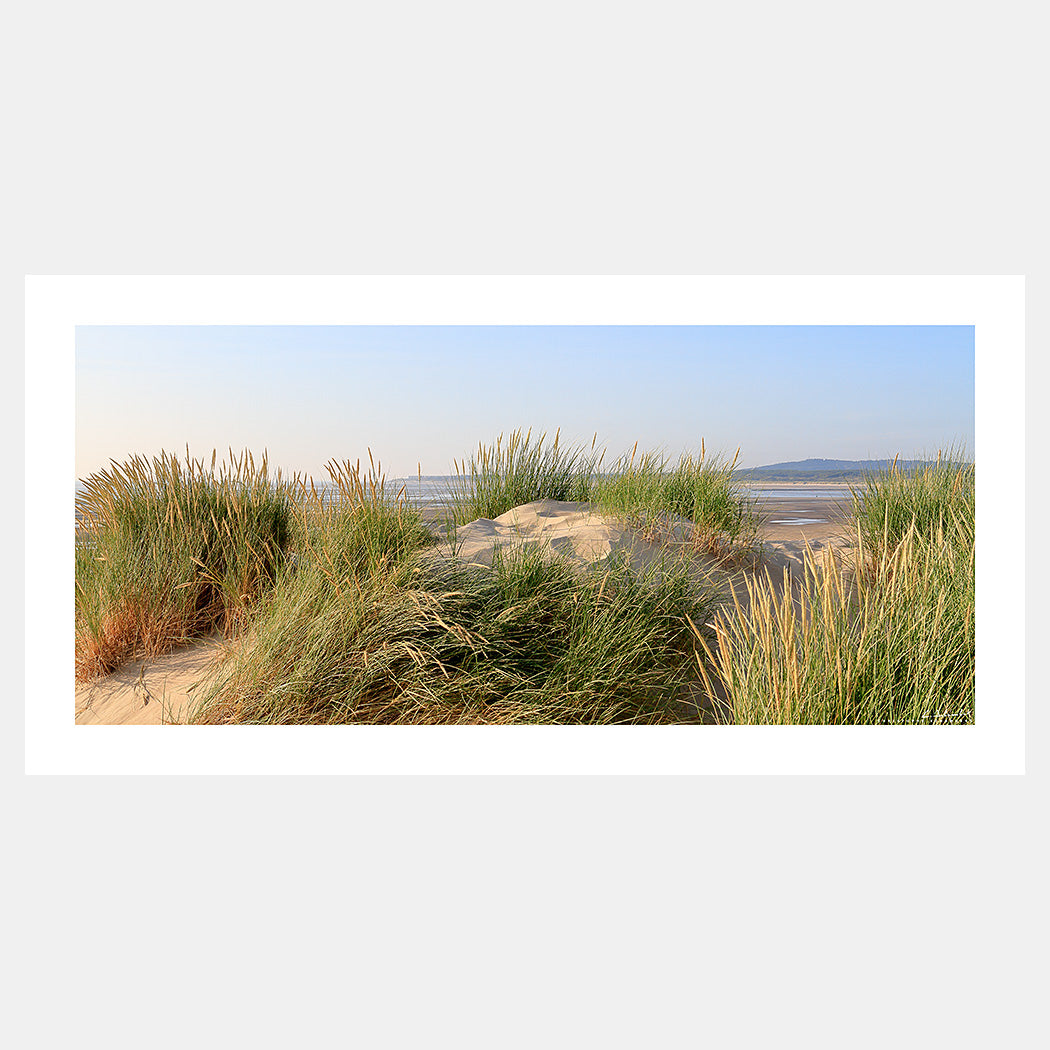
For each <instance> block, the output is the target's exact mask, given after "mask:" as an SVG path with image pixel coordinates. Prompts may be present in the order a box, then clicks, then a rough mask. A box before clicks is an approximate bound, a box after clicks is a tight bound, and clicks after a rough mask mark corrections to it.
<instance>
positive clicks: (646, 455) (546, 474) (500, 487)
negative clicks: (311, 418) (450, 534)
mask: <svg viewBox="0 0 1050 1050" xmlns="http://www.w3.org/2000/svg"><path fill="white" fill-rule="evenodd" d="M738 455H739V449H738V450H737V456H738ZM605 456H606V451H605V449H604V448H602V449H599V448H598V446H597V435H595V436H594V438H593V439H592V441H591V445H590V447H589V448H588V447H586V446H583V445H571V446H565V445H563V444H562V443H561V441H560V431H559V432H556V433H555V435H554V439H553V440H552V441H547V435H546V434H541V435H540V436H539V438H538V439H535V440H534V439H533V437H532V431H531V430H529V431H524V432H523V431H521V430H515V431H513V432H512V433H511V434H510V435H509V437H508V438H507V440H506V441H504V438H503V435H500V436H499V438H497V440H496V441H495V442H494V443H492V444H490V445H484V444H480V445H479V446H478V449H477V452H476V453H475V454H474V456H473V457H472V458H471V460H470V461H469V462H467V461H464V462H462V463H460V462H458V461H456V462H454V464H453V467H454V471H455V478H456V480H455V481H454V483H453V494H452V498H451V501H450V505H449V519H450V524H451V525H452V526H455V525H462V524H466V523H467V522H471V521H475V520H477V519H478V518H496V517H499V516H500V515H501V514H503V513H505V512H506V511H508V510H511V509H512V508H514V507H519V506H521V505H522V504H525V503H531V502H532V501H534V500H539V499H550V500H567V501H572V502H588V503H593V504H594V505H595V507H596V509H598V510H599V511H601V512H603V513H607V514H611V515H615V516H616V517H618V518H620V519H621V520H623V521H625V522H626V523H627V524H629V525H631V526H632V527H640V528H641V529H643V531H644V532H645V533H646V534H647V535H648V536H649V537H650V538H652V539H658V538H660V537H661V536H662V535H664V534H666V532H667V530H668V528H669V527H670V526H672V525H673V524H674V522H675V519H685V520H688V521H689V522H691V523H692V526H693V530H692V540H693V544H694V547H695V548H696V549H698V550H702V551H704V552H706V553H709V554H713V555H716V556H718V557H719V558H721V559H723V560H725V561H732V560H733V559H734V558H737V557H740V556H741V555H745V556H753V554H754V553H755V547H756V539H757V534H758V529H759V526H760V523H761V519H760V515H759V514H758V512H757V503H756V501H754V500H752V499H750V498H749V497H748V496H746V494H745V493H744V492H743V490H742V489H741V487H740V485H739V484H738V482H737V481H736V479H735V478H734V470H735V468H736V461H737V456H734V457H733V459H732V460H727V459H725V458H724V457H722V456H720V455H713V456H708V455H707V452H706V448H705V447H704V443H703V442H701V447H700V452H699V454H698V455H694V454H692V453H684V454H683V455H681V456H680V457H679V458H678V460H677V461H673V460H672V459H671V458H670V457H669V456H668V455H667V454H666V453H664V452H659V451H657V452H645V451H643V452H641V453H639V452H638V445H637V442H636V443H635V446H634V449H633V450H632V451H631V452H630V453H627V454H625V455H623V456H621V457H620V458H619V459H618V460H617V461H616V462H615V463H614V464H613V465H612V467H611V468H609V469H608V470H604V471H603V469H602V465H603V463H604V461H605Z"/></svg>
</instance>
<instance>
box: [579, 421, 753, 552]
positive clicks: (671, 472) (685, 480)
mask: <svg viewBox="0 0 1050 1050" xmlns="http://www.w3.org/2000/svg"><path fill="white" fill-rule="evenodd" d="M739 454H740V450H739V449H737V454H736V455H735V456H734V457H733V459H732V460H727V459H725V458H724V457H723V456H721V455H713V456H708V455H707V451H706V448H705V446H704V443H703V442H701V445H700V453H699V455H693V454H691V453H684V454H682V455H681V456H679V458H678V459H677V461H672V460H671V459H670V458H669V457H668V456H667V455H666V453H663V452H643V453H641V454H639V453H638V446H637V444H636V445H635V447H634V449H633V450H632V452H631V453H630V455H629V456H624V457H622V458H621V459H620V460H619V461H617V463H616V464H615V465H614V467H613V469H612V470H611V471H610V472H609V473H608V474H607V475H604V476H600V477H597V478H595V479H594V480H593V481H592V486H591V492H590V498H591V500H593V502H594V503H595V504H597V506H598V508H599V509H600V510H601V511H603V512H605V513H609V514H615V515H617V516H619V517H621V518H623V519H625V520H626V521H627V522H628V524H630V525H632V526H634V527H637V528H640V529H641V530H642V531H643V532H644V533H646V534H648V535H650V536H651V537H653V538H658V537H659V536H660V535H661V534H662V533H664V532H666V531H667V529H668V528H669V527H670V526H672V525H673V524H674V521H675V519H684V520H686V521H688V522H690V523H691V524H692V537H691V539H692V543H693V546H694V547H695V548H696V549H698V550H701V551H703V552H705V553H708V554H712V555H715V556H716V557H719V558H720V559H721V560H723V561H727V562H732V561H734V560H737V559H738V558H740V557H741V556H746V557H750V556H753V555H754V554H755V553H756V545H757V537H758V531H759V527H760V525H761V516H760V515H759V513H758V510H757V501H755V500H753V499H751V498H750V497H749V496H747V495H746V494H745V493H744V492H743V491H742V489H741V488H740V486H739V484H738V482H737V481H736V479H735V478H734V471H735V469H736V462H737V459H738V457H739Z"/></svg>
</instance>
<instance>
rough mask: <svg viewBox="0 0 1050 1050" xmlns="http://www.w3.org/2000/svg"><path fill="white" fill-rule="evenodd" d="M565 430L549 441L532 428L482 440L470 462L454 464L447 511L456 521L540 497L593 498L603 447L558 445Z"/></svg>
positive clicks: (499, 511)
mask: <svg viewBox="0 0 1050 1050" xmlns="http://www.w3.org/2000/svg"><path fill="white" fill-rule="evenodd" d="M560 436H561V431H560V430H559V431H556V432H555V434H554V439H553V440H552V441H547V435H546V434H545V433H544V434H541V435H540V436H539V438H538V439H537V440H536V441H535V442H533V440H532V430H531V429H529V430H528V431H526V432H524V433H523V432H522V431H521V430H520V429H518V430H515V431H513V432H512V433H511V434H510V435H509V437H508V438H507V440H506V442H505V443H504V440H503V435H502V434H501V435H500V436H499V437H498V438H497V439H496V442H495V444H493V445H484V444H479V445H478V450H477V452H476V453H475V454H474V456H473V457H472V458H471V460H470V462H469V463H467V462H466V461H464V462H462V463H460V462H459V461H455V462H454V463H453V473H454V475H455V476H456V479H457V480H456V481H454V482H453V490H452V496H451V499H450V501H449V515H450V518H451V520H452V522H453V523H454V524H458V525H464V524H466V523H467V522H471V521H476V520H477V519H478V518H498V517H499V516H500V515H501V514H504V513H506V512H507V511H508V510H512V509H513V508H514V507H520V506H522V505H523V504H525V503H531V502H533V501H534V500H538V499H554V500H570V501H583V500H587V499H588V498H589V497H590V493H591V487H592V482H593V480H594V479H595V477H596V476H597V475H598V472H599V471H600V469H601V463H602V459H603V458H604V454H605V453H604V450H603V451H602V452H600V453H599V452H598V451H597V450H596V448H595V442H596V441H597V435H595V439H594V441H592V442H591V448H590V450H589V451H588V450H587V449H586V448H584V447H582V446H572V447H565V446H563V445H561V444H560Z"/></svg>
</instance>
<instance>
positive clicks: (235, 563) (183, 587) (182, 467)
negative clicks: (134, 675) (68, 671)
mask: <svg viewBox="0 0 1050 1050" xmlns="http://www.w3.org/2000/svg"><path fill="white" fill-rule="evenodd" d="M298 485H299V482H298V479H292V480H291V481H285V480H283V479H282V478H281V475H280V472H278V474H277V475H276V477H271V476H270V475H269V472H268V469H267V462H266V458H265V456H264V457H263V458H262V459H261V460H260V461H259V462H256V460H255V459H254V456H252V454H251V453H248V452H245V453H243V454H241V455H240V456H235V455H234V454H233V453H232V452H231V453H230V457H229V459H228V460H227V461H224V462H222V463H220V464H218V469H216V456H215V454H213V456H212V461H211V465H210V467H205V464H204V462H203V461H202V460H194V459H191V458H190V456H189V453H188V452H187V455H186V459H185V461H180V460H179V459H178V458H176V457H175V456H173V455H170V454H168V453H164V452H162V453H161V454H160V455H159V456H158V457H156V458H154V459H152V460H148V459H146V458H143V457H134V458H132V459H130V460H128V461H126V462H124V463H120V464H117V463H113V464H111V467H110V469H108V470H104V471H101V472H99V473H97V474H94V475H92V476H91V477H89V478H88V479H87V480H86V482H85V483H84V487H83V490H82V492H81V493H80V494H79V495H78V497H77V501H76V506H77V513H78V515H79V517H80V518H81V522H82V525H83V530H84V532H85V534H86V535H85V537H84V540H85V541H84V542H82V543H78V545H77V551H76V564H75V633H76V647H75V654H76V655H75V659H76V674H77V678H78V679H79V680H86V679H90V678H93V677H96V676H98V675H100V674H106V673H108V672H110V671H112V670H115V669H116V668H117V667H119V666H120V664H121V663H123V662H124V661H125V660H127V659H129V658H130V657H131V656H133V655H137V654H142V655H146V656H150V657H152V656H156V655H158V654H159V653H162V652H165V651H167V650H169V649H171V648H172V647H173V646H175V645H178V644H180V643H182V642H185V641H187V640H189V639H190V638H192V637H195V636H199V635H202V634H207V633H208V632H210V631H212V630H214V629H219V630H222V631H223V632H224V633H226V634H227V635H230V634H233V633H235V632H236V631H237V630H238V629H239V628H240V627H242V626H243V625H244V624H245V623H246V622H247V620H248V619H249V617H250V613H251V610H252V608H253V607H254V605H255V604H256V602H258V600H259V598H260V597H261V596H262V595H263V594H264V593H265V592H266V591H267V590H268V589H269V588H270V587H271V586H272V585H273V583H274V581H275V579H276V576H277V573H278V570H279V568H280V565H281V563H282V560H283V559H284V556H285V553H286V550H287V548H288V547H289V545H290V543H291V541H292V537H293V533H294V530H295V524H296V515H295V507H296V503H297V495H296V489H297V487H298Z"/></svg>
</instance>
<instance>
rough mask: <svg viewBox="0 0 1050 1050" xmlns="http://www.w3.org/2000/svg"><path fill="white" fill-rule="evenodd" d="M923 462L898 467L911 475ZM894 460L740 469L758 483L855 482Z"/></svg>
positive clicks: (823, 461) (803, 461)
mask: <svg viewBox="0 0 1050 1050" xmlns="http://www.w3.org/2000/svg"><path fill="white" fill-rule="evenodd" d="M923 462H924V461H923V460H921V459H899V460H898V461H897V467H898V468H899V469H900V470H903V471H905V472H906V473H911V472H912V471H914V470H915V469H916V468H918V467H921V466H922V465H923ZM892 463H893V460H892V459H798V460H795V461H794V462H791V463H767V464H765V465H764V466H761V467H749V468H747V469H746V470H738V471H737V472H736V474H737V477H740V478H744V479H746V478H751V479H754V480H756V481H854V480H860V479H862V478H863V477H864V475H865V474H868V473H872V472H874V471H879V470H885V469H887V468H888V467H889V466H890V465H891V464H892Z"/></svg>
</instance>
